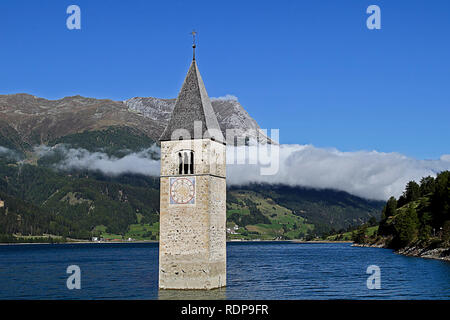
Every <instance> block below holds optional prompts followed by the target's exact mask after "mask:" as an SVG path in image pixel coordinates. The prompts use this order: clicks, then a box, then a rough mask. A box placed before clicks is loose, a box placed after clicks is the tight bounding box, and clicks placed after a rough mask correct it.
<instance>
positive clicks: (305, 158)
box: [227, 145, 450, 200]
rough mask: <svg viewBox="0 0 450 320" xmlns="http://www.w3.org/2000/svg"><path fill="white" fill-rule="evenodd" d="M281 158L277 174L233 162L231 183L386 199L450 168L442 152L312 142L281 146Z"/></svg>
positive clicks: (229, 174)
mask: <svg viewBox="0 0 450 320" xmlns="http://www.w3.org/2000/svg"><path fill="white" fill-rule="evenodd" d="M238 148H245V147H238ZM279 159H280V161H279V169H278V172H277V173H276V174H275V175H261V174H260V171H259V167H258V166H257V165H245V166H243V165H230V166H228V167H227V170H228V172H227V177H228V182H229V183H230V184H246V183H249V182H265V183H282V184H286V185H290V186H304V187H312V188H318V189H324V188H330V189H336V190H342V191H346V192H349V193H351V194H354V195H357V196H361V197H364V198H368V199H378V200H386V199H387V198H389V197H390V196H396V197H398V196H400V195H401V194H402V192H403V190H404V188H405V185H406V183H407V182H408V181H410V180H416V181H417V182H419V181H420V179H421V178H422V177H424V176H428V175H431V176H435V175H436V173H438V172H440V171H443V170H450V155H443V156H442V157H441V158H440V159H439V160H417V159H413V158H409V157H406V156H404V155H402V154H399V153H382V152H376V151H357V152H341V151H339V150H336V149H321V148H316V147H314V146H311V145H280V149H279Z"/></svg>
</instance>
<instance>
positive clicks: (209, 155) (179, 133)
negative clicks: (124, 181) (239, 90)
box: [159, 43, 226, 289]
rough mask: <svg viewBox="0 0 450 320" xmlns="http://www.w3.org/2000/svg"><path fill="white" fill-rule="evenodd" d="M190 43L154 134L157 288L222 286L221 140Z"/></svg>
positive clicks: (223, 192) (223, 163)
mask: <svg viewBox="0 0 450 320" xmlns="http://www.w3.org/2000/svg"><path fill="white" fill-rule="evenodd" d="M193 48H194V56H193V60H192V63H191V66H190V68H189V71H188V73H187V75H186V78H185V80H184V83H183V86H182V88H181V90H180V93H179V95H178V98H177V100H176V103H175V108H174V110H173V112H172V115H171V118H170V121H169V123H168V125H167V127H166V129H165V131H164V133H163V134H162V136H161V138H160V142H161V177H160V183H161V184H160V238H159V288H160V289H213V288H219V287H223V286H225V285H226V173H225V169H226V154H225V153H226V144H225V139H224V137H223V134H222V131H221V130H220V127H219V123H218V121H217V117H216V114H215V112H214V110H213V108H212V106H211V102H210V100H209V97H208V94H207V92H206V89H205V85H204V83H203V80H202V78H201V76H200V72H199V70H198V67H197V63H196V60H195V43H194V45H193Z"/></svg>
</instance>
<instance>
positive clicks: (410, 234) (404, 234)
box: [393, 205, 419, 247]
mask: <svg viewBox="0 0 450 320" xmlns="http://www.w3.org/2000/svg"><path fill="white" fill-rule="evenodd" d="M394 227H395V233H396V234H395V236H394V241H393V242H394V246H396V247H405V246H407V245H409V244H410V243H411V242H413V241H414V240H415V239H416V238H417V234H418V227H419V218H418V216H417V212H416V209H414V207H413V206H412V205H409V206H408V208H407V209H406V210H405V211H403V212H402V213H400V214H398V215H397V216H396V217H395V221H394Z"/></svg>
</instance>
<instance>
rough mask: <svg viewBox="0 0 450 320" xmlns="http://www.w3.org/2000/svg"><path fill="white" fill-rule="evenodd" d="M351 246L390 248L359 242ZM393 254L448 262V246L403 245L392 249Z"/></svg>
mask: <svg viewBox="0 0 450 320" xmlns="http://www.w3.org/2000/svg"><path fill="white" fill-rule="evenodd" d="M352 247H368V248H381V249H390V250H393V249H391V248H387V247H386V246H384V245H382V244H361V243H353V244H352ZM393 252H394V253H395V254H399V255H402V256H406V257H415V258H424V259H433V260H440V261H447V262H450V248H433V249H429V248H419V247H417V246H411V247H405V248H402V249H398V250H393Z"/></svg>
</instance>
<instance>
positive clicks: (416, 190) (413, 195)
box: [404, 181, 420, 203]
mask: <svg viewBox="0 0 450 320" xmlns="http://www.w3.org/2000/svg"><path fill="white" fill-rule="evenodd" d="M404 196H405V198H406V202H407V203H410V202H412V201H416V200H417V199H419V197H420V186H419V185H418V184H417V182H415V181H410V182H408V184H407V185H406V190H405V193H404Z"/></svg>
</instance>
